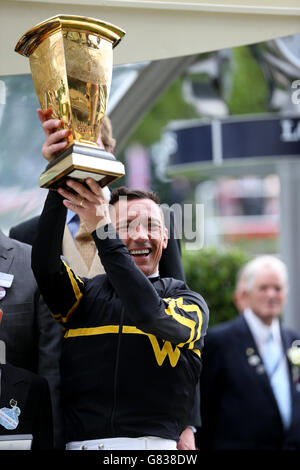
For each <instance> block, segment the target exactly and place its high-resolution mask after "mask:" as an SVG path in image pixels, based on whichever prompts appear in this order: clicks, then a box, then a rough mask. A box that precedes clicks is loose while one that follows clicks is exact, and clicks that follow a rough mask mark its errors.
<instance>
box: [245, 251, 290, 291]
mask: <svg viewBox="0 0 300 470" xmlns="http://www.w3.org/2000/svg"><path fill="white" fill-rule="evenodd" d="M263 268H270V269H272V271H276V272H277V273H278V274H279V275H280V276H281V278H282V280H283V283H284V287H285V289H286V290H287V289H288V272H287V268H286V265H285V264H284V263H283V261H281V260H280V259H279V258H277V257H276V256H272V255H261V256H258V257H257V258H254V259H253V260H252V261H249V262H248V263H247V264H246V265H245V266H244V267H243V269H242V271H241V273H240V274H241V276H242V279H243V281H244V283H245V288H246V290H247V292H250V291H251V289H252V288H253V286H254V283H255V279H256V277H257V275H258V274H259V273H260V271H261V270H262V269H263Z"/></svg>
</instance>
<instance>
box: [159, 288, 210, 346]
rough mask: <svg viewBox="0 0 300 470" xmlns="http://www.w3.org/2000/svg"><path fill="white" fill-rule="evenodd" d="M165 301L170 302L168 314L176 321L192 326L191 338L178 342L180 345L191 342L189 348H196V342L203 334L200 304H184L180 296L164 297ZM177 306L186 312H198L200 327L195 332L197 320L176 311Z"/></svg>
mask: <svg viewBox="0 0 300 470" xmlns="http://www.w3.org/2000/svg"><path fill="white" fill-rule="evenodd" d="M163 300H164V301H165V302H167V303H168V308H166V309H165V312H166V313H167V314H168V315H171V316H172V317H173V318H174V319H175V320H176V321H178V322H179V323H181V324H182V325H185V326H187V327H188V328H190V330H191V333H190V337H189V339H188V340H187V341H186V342H184V343H180V344H178V346H179V347H182V346H184V345H185V344H189V343H190V345H189V349H194V343H195V342H196V341H198V340H199V338H200V335H201V327H202V313H201V310H200V308H199V307H198V305H196V304H184V303H183V298H182V297H179V298H178V299H171V298H168V299H163ZM175 307H178V308H179V309H181V310H184V311H185V312H196V314H197V317H198V328H197V331H196V333H195V327H196V322H195V321H194V320H192V319H191V318H187V317H184V316H183V315H180V314H179V313H176V311H175Z"/></svg>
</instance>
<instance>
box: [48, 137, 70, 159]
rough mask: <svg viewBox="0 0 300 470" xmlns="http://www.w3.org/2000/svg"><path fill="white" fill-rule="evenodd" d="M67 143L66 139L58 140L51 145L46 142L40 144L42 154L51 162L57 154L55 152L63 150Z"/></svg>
mask: <svg viewBox="0 0 300 470" xmlns="http://www.w3.org/2000/svg"><path fill="white" fill-rule="evenodd" d="M67 145H68V142H67V141H66V140H64V141H62V142H58V143H57V144H53V145H51V146H49V145H47V143H45V144H43V146H42V155H43V156H44V157H45V158H46V160H48V161H49V162H51V161H52V160H54V159H55V158H56V156H57V154H58V153H59V152H60V151H62V150H64V149H65V148H66V146H67Z"/></svg>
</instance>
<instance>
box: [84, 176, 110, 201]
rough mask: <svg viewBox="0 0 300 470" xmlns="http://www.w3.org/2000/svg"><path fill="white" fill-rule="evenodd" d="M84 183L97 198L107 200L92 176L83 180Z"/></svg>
mask: <svg viewBox="0 0 300 470" xmlns="http://www.w3.org/2000/svg"><path fill="white" fill-rule="evenodd" d="M85 182H86V184H87V185H88V186H89V188H90V189H91V191H92V192H93V193H94V194H95V195H96V196H97V197H98V198H99V197H100V198H101V199H103V200H104V201H108V199H107V197H106V195H105V193H104V191H103V189H102V188H101V186H99V183H97V181H95V180H94V179H93V178H87V179H86V180H85Z"/></svg>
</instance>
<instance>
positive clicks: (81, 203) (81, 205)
mask: <svg viewBox="0 0 300 470" xmlns="http://www.w3.org/2000/svg"><path fill="white" fill-rule="evenodd" d="M83 201H84V199H81V201H80V204H79V205H80V207H84V205H83Z"/></svg>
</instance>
